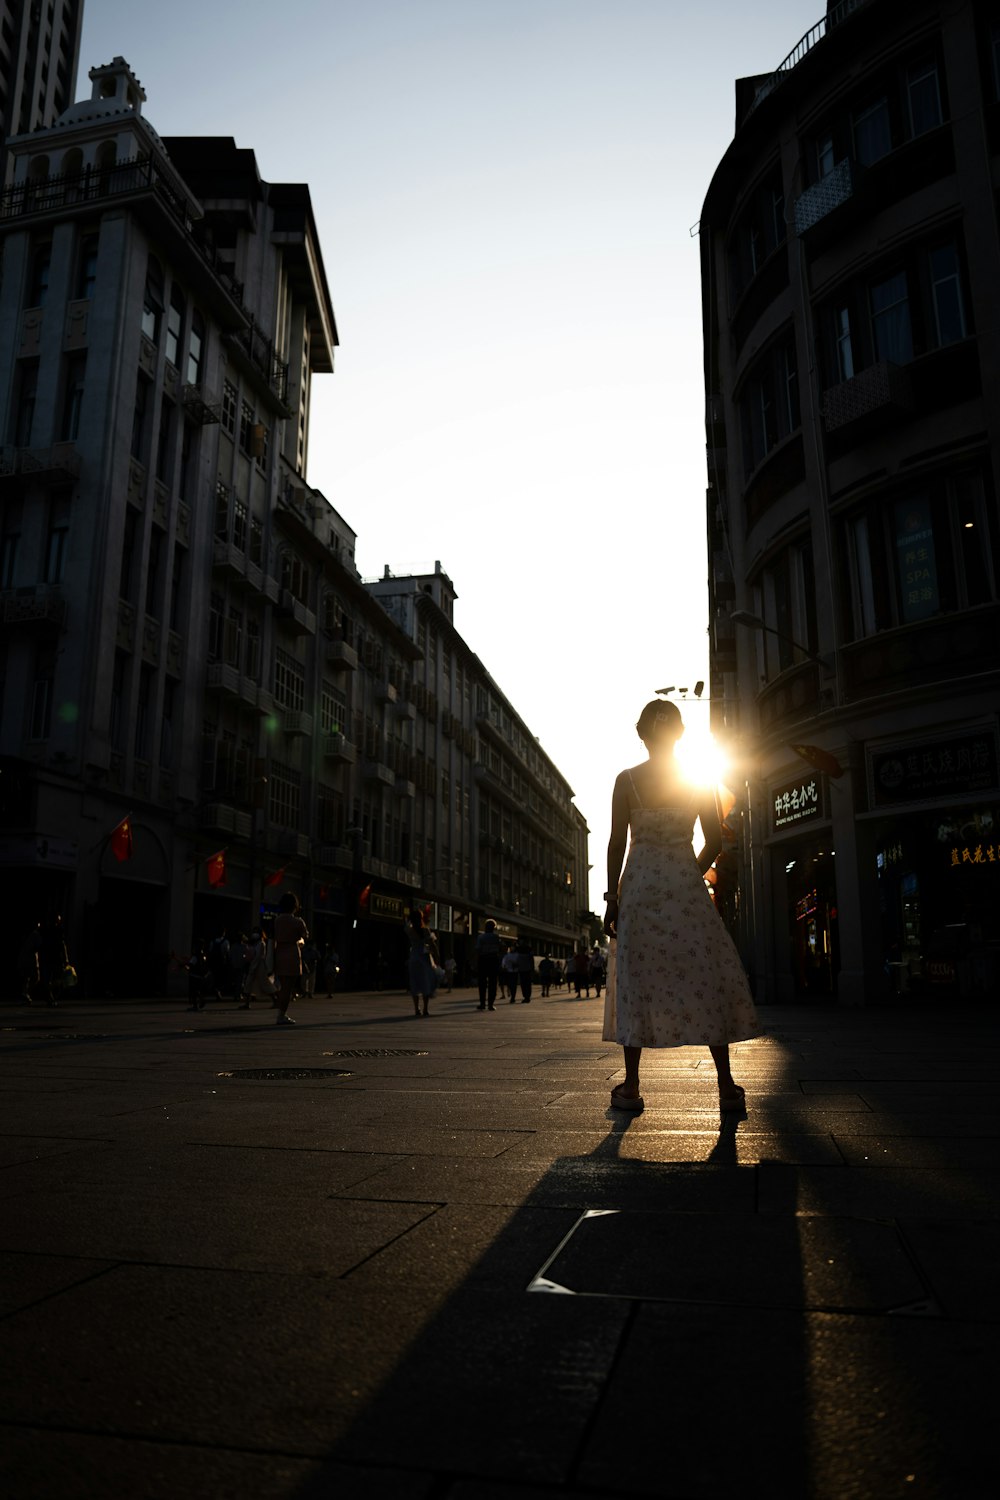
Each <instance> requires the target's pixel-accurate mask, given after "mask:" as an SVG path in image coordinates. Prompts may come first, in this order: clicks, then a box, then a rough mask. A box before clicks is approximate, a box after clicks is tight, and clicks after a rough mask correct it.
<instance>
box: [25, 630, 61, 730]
mask: <svg viewBox="0 0 1000 1500" xmlns="http://www.w3.org/2000/svg"><path fill="white" fill-rule="evenodd" d="M55 675H56V656H55V652H54V651H53V650H52V648H51V647H49V646H45V647H40V648H39V650H38V651H37V653H36V655H35V676H34V681H33V682H32V685H31V705H30V710H29V715H28V738H29V739H32V740H47V739H48V737H49V731H50V729H51V727H52V692H53V688H54V685H55Z"/></svg>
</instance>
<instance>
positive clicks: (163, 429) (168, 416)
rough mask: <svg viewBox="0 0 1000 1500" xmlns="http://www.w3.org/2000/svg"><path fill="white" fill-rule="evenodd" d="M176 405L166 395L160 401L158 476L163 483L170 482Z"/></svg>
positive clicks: (157, 454) (157, 444) (157, 438)
mask: <svg viewBox="0 0 1000 1500" xmlns="http://www.w3.org/2000/svg"><path fill="white" fill-rule="evenodd" d="M173 433H174V407H173V402H171V401H168V400H167V399H166V397H164V398H163V400H162V401H161V402H160V429H159V431H158V433H157V435H156V477H157V479H158V480H159V481H160V483H161V484H168V483H169V482H170V455H171V449H172V447H173V442H172V439H173Z"/></svg>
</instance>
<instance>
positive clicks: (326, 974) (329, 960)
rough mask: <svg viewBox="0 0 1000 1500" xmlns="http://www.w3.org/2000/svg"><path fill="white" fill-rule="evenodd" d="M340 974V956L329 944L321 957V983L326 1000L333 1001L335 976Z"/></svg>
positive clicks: (335, 985)
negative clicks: (324, 987)
mask: <svg viewBox="0 0 1000 1500" xmlns="http://www.w3.org/2000/svg"><path fill="white" fill-rule="evenodd" d="M339 973H340V954H339V953H338V952H337V950H336V948H335V947H334V946H333V944H332V943H331V944H330V946H329V948H327V950H326V953H325V954H324V956H323V983H324V984H325V985H326V998H327V999H328V1000H332V999H333V992H334V990H335V989H336V987H337V975H338V974H339Z"/></svg>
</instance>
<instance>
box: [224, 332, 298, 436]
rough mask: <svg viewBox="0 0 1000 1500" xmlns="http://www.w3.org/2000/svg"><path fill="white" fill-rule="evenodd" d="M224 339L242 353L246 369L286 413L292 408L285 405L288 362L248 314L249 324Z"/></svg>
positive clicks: (235, 350)
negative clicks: (281, 356)
mask: <svg viewBox="0 0 1000 1500" xmlns="http://www.w3.org/2000/svg"><path fill="white" fill-rule="evenodd" d="M226 342H227V343H228V345H229V347H230V348H231V349H232V350H234V352H236V353H238V354H240V355H242V356H243V361H244V363H245V365H246V368H247V370H248V371H249V373H250V374H251V375H253V376H254V377H255V379H256V380H257V381H258V383H259V384H260V385H261V386H262V387H263V389H264V391H265V392H266V393H267V394H268V395H269V396H270V397H271V399H272V400H273V401H275V402H276V403H277V404H278V406H279V407H280V408H281V410H282V411H283V413H284V415H286V416H287V415H288V414H289V412H290V410H291V408H290V407H289V405H288V363H287V361H286V360H283V359H281V358H280V356H279V355H278V354H277V352H276V351H275V348H274V341H273V340H272V339H270V338H268V336H267V335H266V334H265V333H264V331H263V330H262V329H260V328H258V327H257V325H256V323H255V322H254V320H253V318H251V319H250V326H249V327H248V328H245V329H242V328H241V329H238V330H236V331H235V332H233V333H231V334H230V335H229V336H228V338H227V340H226Z"/></svg>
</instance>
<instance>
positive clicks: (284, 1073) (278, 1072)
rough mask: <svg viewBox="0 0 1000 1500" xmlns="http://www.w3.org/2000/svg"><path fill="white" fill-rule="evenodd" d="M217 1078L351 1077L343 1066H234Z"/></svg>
mask: <svg viewBox="0 0 1000 1500" xmlns="http://www.w3.org/2000/svg"><path fill="white" fill-rule="evenodd" d="M215 1076H216V1077H217V1078H260V1079H265V1080H273V1079H277V1080H279V1081H285V1080H287V1079H299V1078H350V1076H351V1075H350V1073H347V1072H345V1071H344V1069H343V1068H233V1070H232V1072H231V1073H217V1074H216V1075H215Z"/></svg>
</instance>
